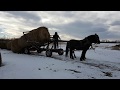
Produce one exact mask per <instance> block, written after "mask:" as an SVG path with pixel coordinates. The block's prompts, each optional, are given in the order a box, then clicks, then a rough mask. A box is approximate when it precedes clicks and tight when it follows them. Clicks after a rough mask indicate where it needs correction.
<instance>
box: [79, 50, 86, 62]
mask: <svg viewBox="0 0 120 90" xmlns="http://www.w3.org/2000/svg"><path fill="white" fill-rule="evenodd" d="M86 52H87V50H83V51H82V55H81V58H80V61H83V60H85V59H86V57H85V54H86Z"/></svg>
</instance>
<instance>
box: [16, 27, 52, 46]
mask: <svg viewBox="0 0 120 90" xmlns="http://www.w3.org/2000/svg"><path fill="white" fill-rule="evenodd" d="M49 39H50V33H49V31H48V29H47V28H46V27H39V28H37V29H34V30H31V31H30V32H29V33H27V34H24V35H23V36H21V37H20V39H19V40H18V45H19V46H20V47H22V48H24V47H27V46H30V43H27V41H33V42H39V43H42V44H43V43H47V42H48V41H49Z"/></svg>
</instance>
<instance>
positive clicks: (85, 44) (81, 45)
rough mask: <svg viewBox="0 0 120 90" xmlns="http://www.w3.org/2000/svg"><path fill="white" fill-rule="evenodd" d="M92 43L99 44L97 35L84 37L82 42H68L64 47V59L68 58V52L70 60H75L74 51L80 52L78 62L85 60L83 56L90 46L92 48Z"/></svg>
mask: <svg viewBox="0 0 120 90" xmlns="http://www.w3.org/2000/svg"><path fill="white" fill-rule="evenodd" d="M92 43H95V44H100V40H99V36H98V35H97V34H94V35H90V36H88V37H85V38H84V39H83V40H70V41H68V42H67V45H66V57H67V56H68V52H69V51H70V58H71V59H74V57H75V58H76V56H75V53H74V50H82V54H81V57H80V61H83V60H85V59H86V57H85V54H86V52H87V50H88V49H89V47H90V46H91V47H92ZM73 55H74V57H73Z"/></svg>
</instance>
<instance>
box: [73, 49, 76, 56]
mask: <svg viewBox="0 0 120 90" xmlns="http://www.w3.org/2000/svg"><path fill="white" fill-rule="evenodd" d="M73 54H74V58H76V55H75V51H74V50H73Z"/></svg>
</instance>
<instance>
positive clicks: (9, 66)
mask: <svg viewBox="0 0 120 90" xmlns="http://www.w3.org/2000/svg"><path fill="white" fill-rule="evenodd" d="M114 45H115V44H103V43H102V44H99V45H97V46H98V47H96V48H95V51H94V50H92V49H90V50H88V51H87V53H86V58H87V59H86V61H80V60H79V59H80V56H81V51H75V54H76V56H77V58H75V59H74V60H72V59H70V58H69V57H65V53H64V55H58V54H57V53H55V52H53V55H52V57H46V55H45V52H42V53H40V54H38V53H36V52H34V54H35V55H33V54H32V55H26V54H16V53H13V52H12V51H8V50H5V49H1V50H0V52H1V55H2V65H3V66H2V67H0V79H120V51H119V50H111V49H110V48H106V47H110V46H114ZM61 47H62V48H63V49H64V50H65V44H63V45H61Z"/></svg>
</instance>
